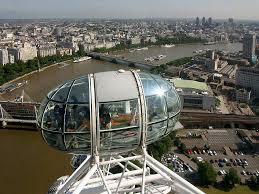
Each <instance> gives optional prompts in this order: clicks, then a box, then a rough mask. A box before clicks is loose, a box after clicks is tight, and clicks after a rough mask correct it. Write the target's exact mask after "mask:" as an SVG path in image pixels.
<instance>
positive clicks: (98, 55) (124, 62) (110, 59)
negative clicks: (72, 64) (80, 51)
mask: <svg viewBox="0 0 259 194" xmlns="http://www.w3.org/2000/svg"><path fill="white" fill-rule="evenodd" d="M87 55H88V56H89V57H92V58H94V59H96V60H102V61H107V62H111V63H116V64H120V65H126V66H129V67H135V68H140V69H146V70H150V69H152V68H153V67H155V66H154V65H153V64H150V63H143V62H139V61H133V60H128V59H125V58H119V57H115V56H111V55H105V54H101V53H96V52H91V53H88V54H87Z"/></svg>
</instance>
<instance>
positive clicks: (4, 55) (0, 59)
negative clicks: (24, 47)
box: [0, 49, 9, 65]
mask: <svg viewBox="0 0 259 194" xmlns="http://www.w3.org/2000/svg"><path fill="white" fill-rule="evenodd" d="M7 63H9V59H8V51H7V50H6V49H0V65H5V64H7Z"/></svg>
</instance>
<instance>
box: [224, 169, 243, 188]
mask: <svg viewBox="0 0 259 194" xmlns="http://www.w3.org/2000/svg"><path fill="white" fill-rule="evenodd" d="M223 183H224V184H225V185H226V186H230V187H233V186H234V185H235V184H239V183H240V177H239V176H238V174H237V170H236V169H234V168H230V169H229V171H228V173H227V174H226V176H225V177H224V179H223Z"/></svg>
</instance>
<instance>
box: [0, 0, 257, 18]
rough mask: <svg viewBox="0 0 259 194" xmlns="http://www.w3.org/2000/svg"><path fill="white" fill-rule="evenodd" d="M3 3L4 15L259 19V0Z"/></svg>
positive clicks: (16, 0) (35, 0)
mask: <svg viewBox="0 0 259 194" xmlns="http://www.w3.org/2000/svg"><path fill="white" fill-rule="evenodd" d="M0 4H1V7H0V19H55V18H56V19H63V18H64V19H66V18H76V19H77V18H78V19H95V18H96V19H97V18H106V19H116V18H117V19H138V18H140V19H141V18H186V19H190V18H195V17H196V16H198V17H203V16H204V17H212V18H216V19H226V18H235V19H240V20H259V14H258V10H257V8H258V7H259V1H258V0H249V3H248V2H247V1H244V0H227V1H226V0H217V1H212V0H160V1H157V0H128V1H126V0H98V1H96V0H74V1H69V0H44V1H40V0H23V1H21V0H0ZM251 5H252V6H251ZM246 7H248V8H249V10H248V9H246Z"/></svg>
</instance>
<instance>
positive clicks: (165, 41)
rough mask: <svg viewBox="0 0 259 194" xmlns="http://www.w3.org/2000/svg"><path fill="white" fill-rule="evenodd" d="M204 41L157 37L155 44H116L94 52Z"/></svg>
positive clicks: (190, 38)
mask: <svg viewBox="0 0 259 194" xmlns="http://www.w3.org/2000/svg"><path fill="white" fill-rule="evenodd" d="M205 42H206V40H204V39H201V38H195V37H190V36H187V35H183V34H178V35H176V36H175V37H163V38H162V37H159V38H158V39H157V41H156V42H146V43H143V44H124V43H121V44H118V45H116V46H114V47H112V48H104V47H103V48H96V49H95V50H94V52H100V53H107V52H112V51H119V50H126V49H134V48H139V47H147V46H153V45H156V46H160V45H165V44H191V43H205Z"/></svg>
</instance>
